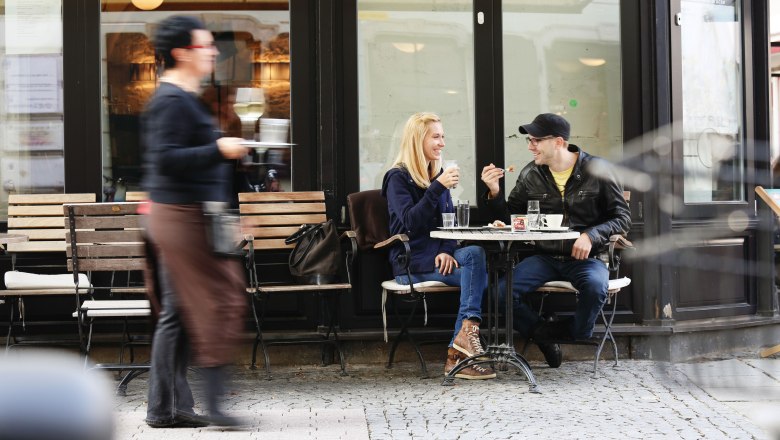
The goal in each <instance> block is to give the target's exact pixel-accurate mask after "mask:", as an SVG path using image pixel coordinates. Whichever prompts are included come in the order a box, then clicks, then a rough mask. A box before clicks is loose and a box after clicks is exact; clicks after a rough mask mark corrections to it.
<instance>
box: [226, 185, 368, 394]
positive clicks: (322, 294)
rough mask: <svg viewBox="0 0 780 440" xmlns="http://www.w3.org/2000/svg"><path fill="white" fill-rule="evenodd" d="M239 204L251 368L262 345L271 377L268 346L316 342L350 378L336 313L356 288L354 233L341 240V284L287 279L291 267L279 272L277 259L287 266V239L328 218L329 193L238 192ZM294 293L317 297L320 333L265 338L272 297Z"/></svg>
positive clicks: (325, 356)
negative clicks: (251, 322)
mask: <svg viewBox="0 0 780 440" xmlns="http://www.w3.org/2000/svg"><path fill="white" fill-rule="evenodd" d="M238 200H239V211H240V217H241V231H242V234H243V235H244V237H245V240H246V241H247V242H248V243H247V244H246V245H247V247H246V249H247V251H248V258H249V260H248V262H247V269H248V275H249V287H248V288H247V293H248V294H249V295H250V304H251V310H252V317H253V319H254V322H255V330H256V334H255V338H254V342H253V344H252V363H251V365H250V369H252V370H254V369H256V368H257V349H258V347H259V348H260V350H261V352H262V356H263V361H264V363H265V372H266V378H268V379H270V378H271V360H270V356H269V353H268V346H271V345H293V344H318V345H320V346H321V347H322V350H321V357H322V365H327V364H328V363H330V356H329V354H330V353H329V351H328V349H332V350H333V351H335V354H336V355H338V360H339V364H340V366H341V375H342V376H346V375H347V369H346V361H345V357H344V351H343V350H342V347H341V340H340V339H339V330H340V323H339V314H338V311H339V307H340V306H339V303H340V300H341V297H342V296H343V295H345V294H347V293H348V292H350V291H351V289H352V281H351V279H352V277H351V275H350V272H351V266H352V260H353V256H354V254H355V252H356V244H355V240H354V234H353V233H352V231H345V232H344V233H342V235H341V238H340V240H341V245H342V246H343V249H342V257H343V258H344V260H343V261H344V272H345V274H344V275H345V276H344V277H343V279H342V280H332V281H331V282H327V283H322V284H299V283H294V282H291V281H290V280H289V277H290V273H289V267H286V268H285V269H284V270H283V271H279V267H278V264H277V263H275V261H278V257H279V256H283V261H284V262H285V266H287V265H286V262H287V261H288V257H289V254H290V252H291V251H292V250H293V248H294V247H295V244H294V243H287V242H286V240H285V239H286V238H287V237H288V236H290V235H292V234H293V233H295V232H297V231H298V230H299V229H300V227H301V225H302V224H318V223H321V222H324V221H326V220H327V216H326V209H325V193H324V192H322V191H300V192H247V193H239V194H238ZM258 266H260V267H258ZM285 272H286V273H285ZM261 276H262V279H261V278H260V277H261ZM292 295H298V296H303V295H306V296H311V295H317V296H318V297H319V299H320V315H321V319H320V323H319V325H318V326H317V329H316V330H314V331H312V332H306V333H305V334H298V335H289V337H278V338H275V339H272V340H268V339H266V337H265V336H264V332H263V330H264V326H265V324H266V322H265V321H266V312H267V311H268V308H269V307H268V304H269V301H270V298H271V297H274V298H276V299H279V300H284V299H287V298H289V297H290V296H292ZM303 301H304V300H303V299H301V302H300V304H303ZM288 304H290V303H288ZM296 307H297V306H296ZM296 312H297V311H296Z"/></svg>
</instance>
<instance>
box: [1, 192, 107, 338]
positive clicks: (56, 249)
mask: <svg viewBox="0 0 780 440" xmlns="http://www.w3.org/2000/svg"><path fill="white" fill-rule="evenodd" d="M95 198H96V197H95V194H11V195H9V196H8V232H9V234H16V235H23V236H25V237H27V238H28V240H27V241H22V242H13V243H8V244H7V245H6V252H7V253H8V255H10V257H11V272H9V273H7V274H6V282H7V285H6V289H5V290H0V298H6V299H7V303H8V307H9V309H10V313H9V319H8V332H7V334H6V350H7V349H8V348H10V347H11V346H13V345H29V344H35V345H39V344H45V345H62V344H73V343H78V340H77V339H73V340H70V339H64V338H63V339H56V340H55V339H51V338H47V339H40V340H38V339H29V340H25V341H21V340H18V339H17V337H16V335H14V328H15V327H17V326H18V324H20V323H21V324H24V322H25V316H24V314H23V311H24V310H25V306H24V298H25V297H44V296H53V295H59V296H63V295H74V296H75V293H76V289H75V286H74V284H73V281H72V280H73V278H72V277H71V276H70V274H66V273H65V218H64V217H63V213H62V205H63V204H64V203H80V202H94V201H95ZM19 257H23V258H25V259H27V257H29V258H30V259H31V260H35V261H34V262H33V263H32V264H28V263H25V265H24V267H23V268H24V269H25V270H26V271H30V272H35V273H29V274H28V273H19V272H15V271H16V269H19V268H20V267H19V265H18V260H19ZM47 260H49V261H47ZM51 260H53V262H54V263H55V264H53V265H52V264H50V263H52V261H51ZM42 261H43V263H42ZM58 274H59V275H58ZM84 281H86V280H84ZM78 302H79V300H78V298H76V306H78ZM16 310H18V311H19V313H18V316H17V313H16V312H15V311H16ZM17 319H18V320H19V322H17Z"/></svg>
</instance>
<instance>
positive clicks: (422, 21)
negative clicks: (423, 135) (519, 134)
mask: <svg viewBox="0 0 780 440" xmlns="http://www.w3.org/2000/svg"><path fill="white" fill-rule="evenodd" d="M357 4H358V80H359V86H358V87H359V88H358V90H359V95H358V99H359V114H358V118H359V125H360V153H359V154H360V164H359V169H360V189H361V190H366V189H375V188H380V187H381V185H382V177H383V176H384V174H385V172H386V171H387V170H388V169H389V168H390V165H391V164H392V162H393V160H394V159H395V157H396V155H397V154H398V149H399V145H400V140H401V132H402V130H403V125H404V123H405V122H406V120H407V119H408V118H409V116H411V115H412V114H413V113H416V112H421V111H429V112H434V113H437V114H438V115H439V116H441V118H442V124H443V126H444V132H445V136H446V148H445V149H444V156H445V157H444V158H445V159H446V160H450V159H452V160H456V161H457V163H458V165H459V167H460V184H459V185H458V186H457V187H456V188H454V189H453V190H452V197H453V198H455V199H468V200H476V188H475V187H474V184H475V182H476V181H477V176H476V174H475V172H476V169H477V164H476V158H475V140H474V96H473V95H474V56H473V53H474V43H473V40H474V30H473V24H472V21H473V18H472V17H473V7H472V2H471V1H464V0H457V1H449V2H442V1H436V0H426V1H418V2H398V3H394V2H388V1H384V0H358V2H357Z"/></svg>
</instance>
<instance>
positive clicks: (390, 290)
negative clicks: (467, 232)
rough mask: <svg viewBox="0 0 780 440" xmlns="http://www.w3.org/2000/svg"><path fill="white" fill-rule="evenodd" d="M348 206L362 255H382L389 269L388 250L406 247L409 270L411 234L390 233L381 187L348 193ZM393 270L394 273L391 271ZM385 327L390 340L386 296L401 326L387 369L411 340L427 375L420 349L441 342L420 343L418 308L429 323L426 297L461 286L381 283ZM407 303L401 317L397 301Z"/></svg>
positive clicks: (457, 290) (404, 260) (455, 290)
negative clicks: (416, 331)
mask: <svg viewBox="0 0 780 440" xmlns="http://www.w3.org/2000/svg"><path fill="white" fill-rule="evenodd" d="M347 205H348V207H349V219H350V223H351V225H352V230H353V231H355V235H356V238H357V244H358V249H359V251H360V252H361V255H363V254H376V253H378V254H379V259H381V260H382V261H386V262H387V263H386V264H387V268H388V271H389V268H390V263H389V260H388V256H387V252H388V250H389V249H390V247H391V246H403V248H404V250H405V252H404V253H402V254H401V255H399V259H400V260H401V262H402V264H403V265H404V267H405V268H406V271H407V274H409V275H410V276H411V273H410V271H409V262H410V261H411V255H410V254H411V249H410V248H409V237H407V236H406V235H405V234H397V235H393V236H392V237H391V236H390V233H389V230H390V228H389V226H388V216H389V215H388V212H387V200H386V199H385V198H384V196H382V194H381V193H380V191H379V190H378V189H376V190H368V191H361V192H357V193H352V194H349V195H348V196H347ZM390 273H392V272H390ZM381 286H382V326H383V330H384V340H385V342H387V341H388V336H387V311H386V304H387V299H388V298H390V300H391V303H392V308H393V313H394V315H395V317H396V319H397V321H398V322H400V324H401V328H400V330H399V331H398V334H397V335H396V336H395V338H394V340H393V343H392V345H391V347H390V354H389V356H388V360H387V368H391V367H392V366H393V359H394V358H395V352H396V350H397V349H398V345H399V344H400V343H401V342H402V341H403V340H408V341H409V343H410V344H411V345H412V347H413V348H414V351H415V353H416V354H417V357H418V359H419V360H420V369H421V372H422V376H423V377H428V368H427V365H426V363H425V359H424V358H423V355H422V352H421V351H420V345H423V344H428V343H438V342H439V341H424V342H418V341H417V340H416V339H415V337H414V335H413V332H412V331H411V329H410V325H411V324H412V323H413V322H414V318H415V317H416V315H417V311H418V309H419V308H420V305H422V308H423V311H424V318H423V324H424V325H427V324H428V304H427V297H428V295H431V294H439V293H458V294H459V293H460V287H457V286H448V285H446V284H444V283H442V282H439V281H425V282H421V283H415V284H412V285H404V284H398V283H396V282H395V280H394V279H390V280H387V281H384V282H382V284H381ZM399 302H403V303H408V304H410V305H411V309H410V310H409V311H408V314H406V316H405V317H404V316H402V311H401V310H399V307H398V305H399V304H398V303H399Z"/></svg>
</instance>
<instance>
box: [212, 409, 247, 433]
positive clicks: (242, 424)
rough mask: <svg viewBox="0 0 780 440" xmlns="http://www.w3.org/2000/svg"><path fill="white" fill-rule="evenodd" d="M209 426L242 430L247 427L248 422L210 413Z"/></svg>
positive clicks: (222, 414)
mask: <svg viewBox="0 0 780 440" xmlns="http://www.w3.org/2000/svg"><path fill="white" fill-rule="evenodd" d="M208 418H209V421H210V422H211V426H218V427H222V428H228V429H242V428H246V427H248V426H249V422H248V421H246V420H244V419H242V418H239V417H234V416H229V415H227V414H225V413H222V412H217V413H211V414H209V416H208Z"/></svg>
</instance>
